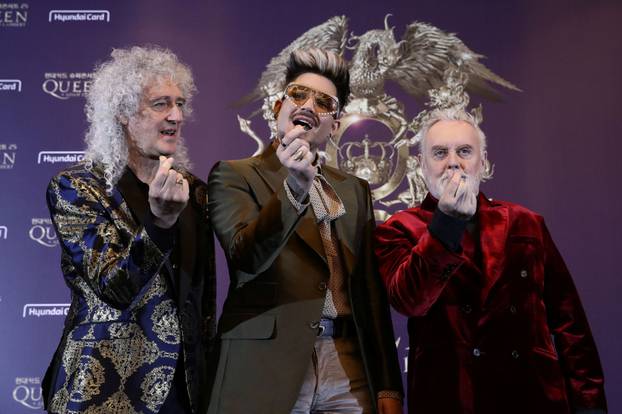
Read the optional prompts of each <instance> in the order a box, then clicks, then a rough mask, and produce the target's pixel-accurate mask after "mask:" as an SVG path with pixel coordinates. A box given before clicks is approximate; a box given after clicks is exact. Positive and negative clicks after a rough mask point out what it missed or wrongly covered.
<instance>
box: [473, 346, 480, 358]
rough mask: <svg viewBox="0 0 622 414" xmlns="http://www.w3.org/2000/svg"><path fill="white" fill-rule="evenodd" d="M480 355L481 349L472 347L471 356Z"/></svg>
mask: <svg viewBox="0 0 622 414" xmlns="http://www.w3.org/2000/svg"><path fill="white" fill-rule="evenodd" d="M480 355H482V351H480V350H479V348H473V356H474V357H479V356H480Z"/></svg>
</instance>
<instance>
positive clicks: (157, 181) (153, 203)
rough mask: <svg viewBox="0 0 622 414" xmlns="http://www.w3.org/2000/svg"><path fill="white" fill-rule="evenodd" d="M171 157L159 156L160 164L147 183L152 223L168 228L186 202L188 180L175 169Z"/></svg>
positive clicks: (173, 222)
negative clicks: (152, 216) (153, 218)
mask: <svg viewBox="0 0 622 414" xmlns="http://www.w3.org/2000/svg"><path fill="white" fill-rule="evenodd" d="M173 162H174V160H173V158H166V157H164V156H160V166H159V167H158V171H157V172H156V175H155V177H154V178H153V180H152V181H151V183H150V184H149V208H150V209H151V213H152V214H153V215H154V217H155V220H154V224H155V225H156V226H158V227H162V228H165V229H168V228H170V227H172V226H173V224H175V222H176V221H177V218H178V217H179V214H180V213H181V212H182V210H183V209H184V208H185V207H186V204H188V198H189V187H188V180H186V179H185V178H184V176H183V175H181V174H180V173H178V172H177V171H175V170H174V169H173V168H172V166H173Z"/></svg>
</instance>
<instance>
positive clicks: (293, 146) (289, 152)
mask: <svg viewBox="0 0 622 414" xmlns="http://www.w3.org/2000/svg"><path fill="white" fill-rule="evenodd" d="M303 146H305V147H307V148H308V147H309V143H308V142H307V141H305V140H302V139H295V140H294V141H292V142H291V143H290V144H289V145H288V146H287V147H281V156H282V157H284V158H285V159H290V158H292V157H293V156H294V154H296V151H298V150H299V149H300V148H301V147H303Z"/></svg>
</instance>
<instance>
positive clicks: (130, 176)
mask: <svg viewBox="0 0 622 414" xmlns="http://www.w3.org/2000/svg"><path fill="white" fill-rule="evenodd" d="M141 185H143V186H144V185H146V184H144V183H142V182H140V181H139V180H138V178H136V176H135V175H134V173H133V172H132V170H130V169H129V168H125V171H124V172H123V175H122V176H121V178H119V182H118V183H117V188H118V190H119V192H120V193H121V196H122V197H123V200H124V201H125V203H126V204H127V206H128V207H129V210H130V212H131V214H132V216H133V218H134V220H135V221H136V222H137V223H138V224H139V225H144V223H145V216H146V215H147V209H148V206H149V201H148V200H147V197H146V195H145V194H144V193H143V192H142V191H140V186H141Z"/></svg>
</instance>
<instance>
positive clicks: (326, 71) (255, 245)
mask: <svg viewBox="0 0 622 414" xmlns="http://www.w3.org/2000/svg"><path fill="white" fill-rule="evenodd" d="M348 95H349V73H348V69H347V65H346V63H345V61H344V60H342V59H341V58H340V57H339V56H338V55H336V54H334V53H331V52H327V51H323V50H318V49H310V50H298V51H295V52H294V53H292V55H291V56H290V59H289V62H288V64H287V68H286V86H285V88H284V93H283V96H282V98H281V99H280V100H278V101H277V102H276V104H275V106H274V115H275V118H276V124H277V134H276V138H275V139H274V141H273V142H272V144H271V145H270V146H269V147H268V148H267V149H266V150H265V151H264V152H263V153H262V154H260V155H258V156H256V157H252V158H247V159H244V160H237V161H224V162H220V163H218V164H217V165H216V167H214V169H213V171H212V173H211V174H210V177H209V181H208V193H209V200H210V202H209V209H210V215H211V220H212V223H213V225H214V230H215V232H216V234H217V236H218V239H219V240H220V243H221V245H222V247H223V250H224V252H225V255H226V256H227V261H228V264H229V275H230V279H231V283H230V287H229V293H228V297H227V300H226V302H225V305H224V309H223V314H222V317H221V320H220V322H219V336H220V340H221V341H220V355H219V363H218V369H217V372H216V374H215V377H214V378H215V380H214V381H215V382H214V387H213V391H212V402H211V403H210V409H209V413H210V414H216V413H218V414H238V413H239V414H246V413H253V414H262V413H265V414H275V413H279V414H280V413H296V414H298V413H315V412H331V413H375V412H378V413H381V414H398V413H401V412H402V410H401V402H400V397H401V392H402V384H401V374H400V369H399V364H398V362H397V355H396V350H395V344H394V342H393V341H394V339H393V338H394V336H393V329H392V324H391V317H390V313H389V308H388V304H387V300H386V293H385V291H384V288H383V286H382V282H381V280H380V278H379V276H378V272H377V267H376V264H375V262H374V255H373V254H372V251H371V242H372V240H371V237H372V232H373V229H374V225H375V221H374V215H373V208H372V200H371V196H370V191H369V186H368V184H367V182H365V181H364V180H361V179H358V178H356V177H354V176H351V175H348V174H345V173H343V172H341V171H339V170H337V169H334V168H330V167H327V166H320V165H319V163H318V149H319V148H321V147H322V146H323V145H325V144H326V142H327V141H328V140H329V139H330V137H331V135H332V134H333V133H334V132H335V131H336V130H337V128H338V127H339V120H338V119H339V116H340V111H341V109H342V108H343V106H344V105H345V104H346V102H347V99H348Z"/></svg>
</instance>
